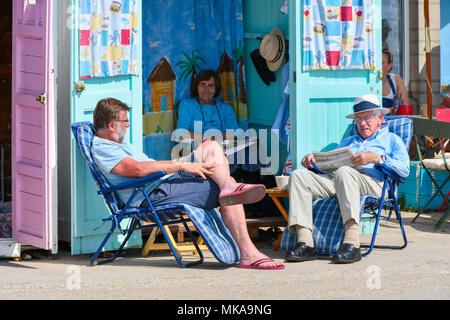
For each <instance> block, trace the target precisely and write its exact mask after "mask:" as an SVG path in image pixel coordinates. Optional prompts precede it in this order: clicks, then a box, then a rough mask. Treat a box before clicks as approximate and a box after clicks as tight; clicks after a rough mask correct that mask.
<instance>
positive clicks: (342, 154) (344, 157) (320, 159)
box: [312, 147, 358, 173]
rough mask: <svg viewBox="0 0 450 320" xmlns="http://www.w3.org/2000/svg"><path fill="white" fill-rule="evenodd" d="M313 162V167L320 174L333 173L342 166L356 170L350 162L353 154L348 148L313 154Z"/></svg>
mask: <svg viewBox="0 0 450 320" xmlns="http://www.w3.org/2000/svg"><path fill="white" fill-rule="evenodd" d="M312 154H313V156H314V160H315V162H314V163H313V167H314V169H315V170H317V171H319V172H320V173H326V172H331V171H335V170H336V169H338V168H340V167H342V166H349V167H353V168H356V167H358V166H357V165H354V164H353V163H352V162H351V160H350V159H351V158H352V156H353V152H352V150H351V148H350V147H345V148H339V149H335V150H331V151H327V152H313V153H312Z"/></svg>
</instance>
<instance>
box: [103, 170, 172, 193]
mask: <svg viewBox="0 0 450 320" xmlns="http://www.w3.org/2000/svg"><path fill="white" fill-rule="evenodd" d="M165 174H166V172H165V171H160V172H156V173H152V174H149V175H148V176H145V177H142V178H138V179H134V180H132V181H128V182H125V183H121V184H117V185H114V186H111V187H109V188H105V189H100V190H99V191H97V193H98V194H104V193H109V192H113V191H118V190H125V189H132V188H139V187H142V186H144V185H146V184H147V183H149V182H152V181H156V180H158V179H159V178H161V177H163V176H164V175H165Z"/></svg>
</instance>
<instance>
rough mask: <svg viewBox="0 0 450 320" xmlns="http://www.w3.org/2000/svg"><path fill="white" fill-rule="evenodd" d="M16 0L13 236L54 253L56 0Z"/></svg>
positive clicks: (13, 107)
mask: <svg viewBox="0 0 450 320" xmlns="http://www.w3.org/2000/svg"><path fill="white" fill-rule="evenodd" d="M13 5H14V6H13V77H12V82H13V85H12V104H13V105H12V139H13V140H12V175H13V179H12V188H13V195H12V197H13V237H14V240H16V241H18V242H21V243H24V244H28V245H32V246H35V247H39V248H43V249H47V250H50V249H51V250H52V251H53V252H56V251H57V238H56V219H55V217H54V215H55V214H56V211H57V210H56V209H57V207H56V199H57V193H56V190H55V187H56V171H57V170H56V152H55V149H56V145H55V132H54V129H55V127H56V126H55V118H54V115H55V112H54V99H53V87H54V86H53V81H54V69H53V50H52V45H51V40H52V38H53V37H52V23H51V22H52V19H51V17H52V1H49V0H13Z"/></svg>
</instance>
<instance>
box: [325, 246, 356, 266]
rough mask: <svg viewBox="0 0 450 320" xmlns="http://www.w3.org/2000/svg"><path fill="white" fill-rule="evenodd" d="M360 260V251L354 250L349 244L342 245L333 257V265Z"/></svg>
mask: <svg viewBox="0 0 450 320" xmlns="http://www.w3.org/2000/svg"><path fill="white" fill-rule="evenodd" d="M359 260H361V249H360V248H355V247H354V246H353V245H352V244H350V243H343V244H342V245H341V246H340V247H339V249H338V251H337V252H336V253H335V254H334V255H333V258H332V261H333V262H334V263H353V262H357V261H359Z"/></svg>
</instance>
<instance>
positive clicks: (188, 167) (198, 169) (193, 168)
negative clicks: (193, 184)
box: [182, 162, 216, 179]
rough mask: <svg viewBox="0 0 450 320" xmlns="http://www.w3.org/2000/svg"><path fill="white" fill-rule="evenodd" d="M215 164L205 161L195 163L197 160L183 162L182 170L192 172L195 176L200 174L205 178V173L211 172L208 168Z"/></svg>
mask: <svg viewBox="0 0 450 320" xmlns="http://www.w3.org/2000/svg"><path fill="white" fill-rule="evenodd" d="M215 166H216V165H215V164H207V163H197V162H183V168H182V170H183V171H184V172H187V173H190V174H193V175H195V176H200V177H202V178H203V179H206V176H205V174H212V172H211V171H209V169H212V168H214V167H215Z"/></svg>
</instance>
